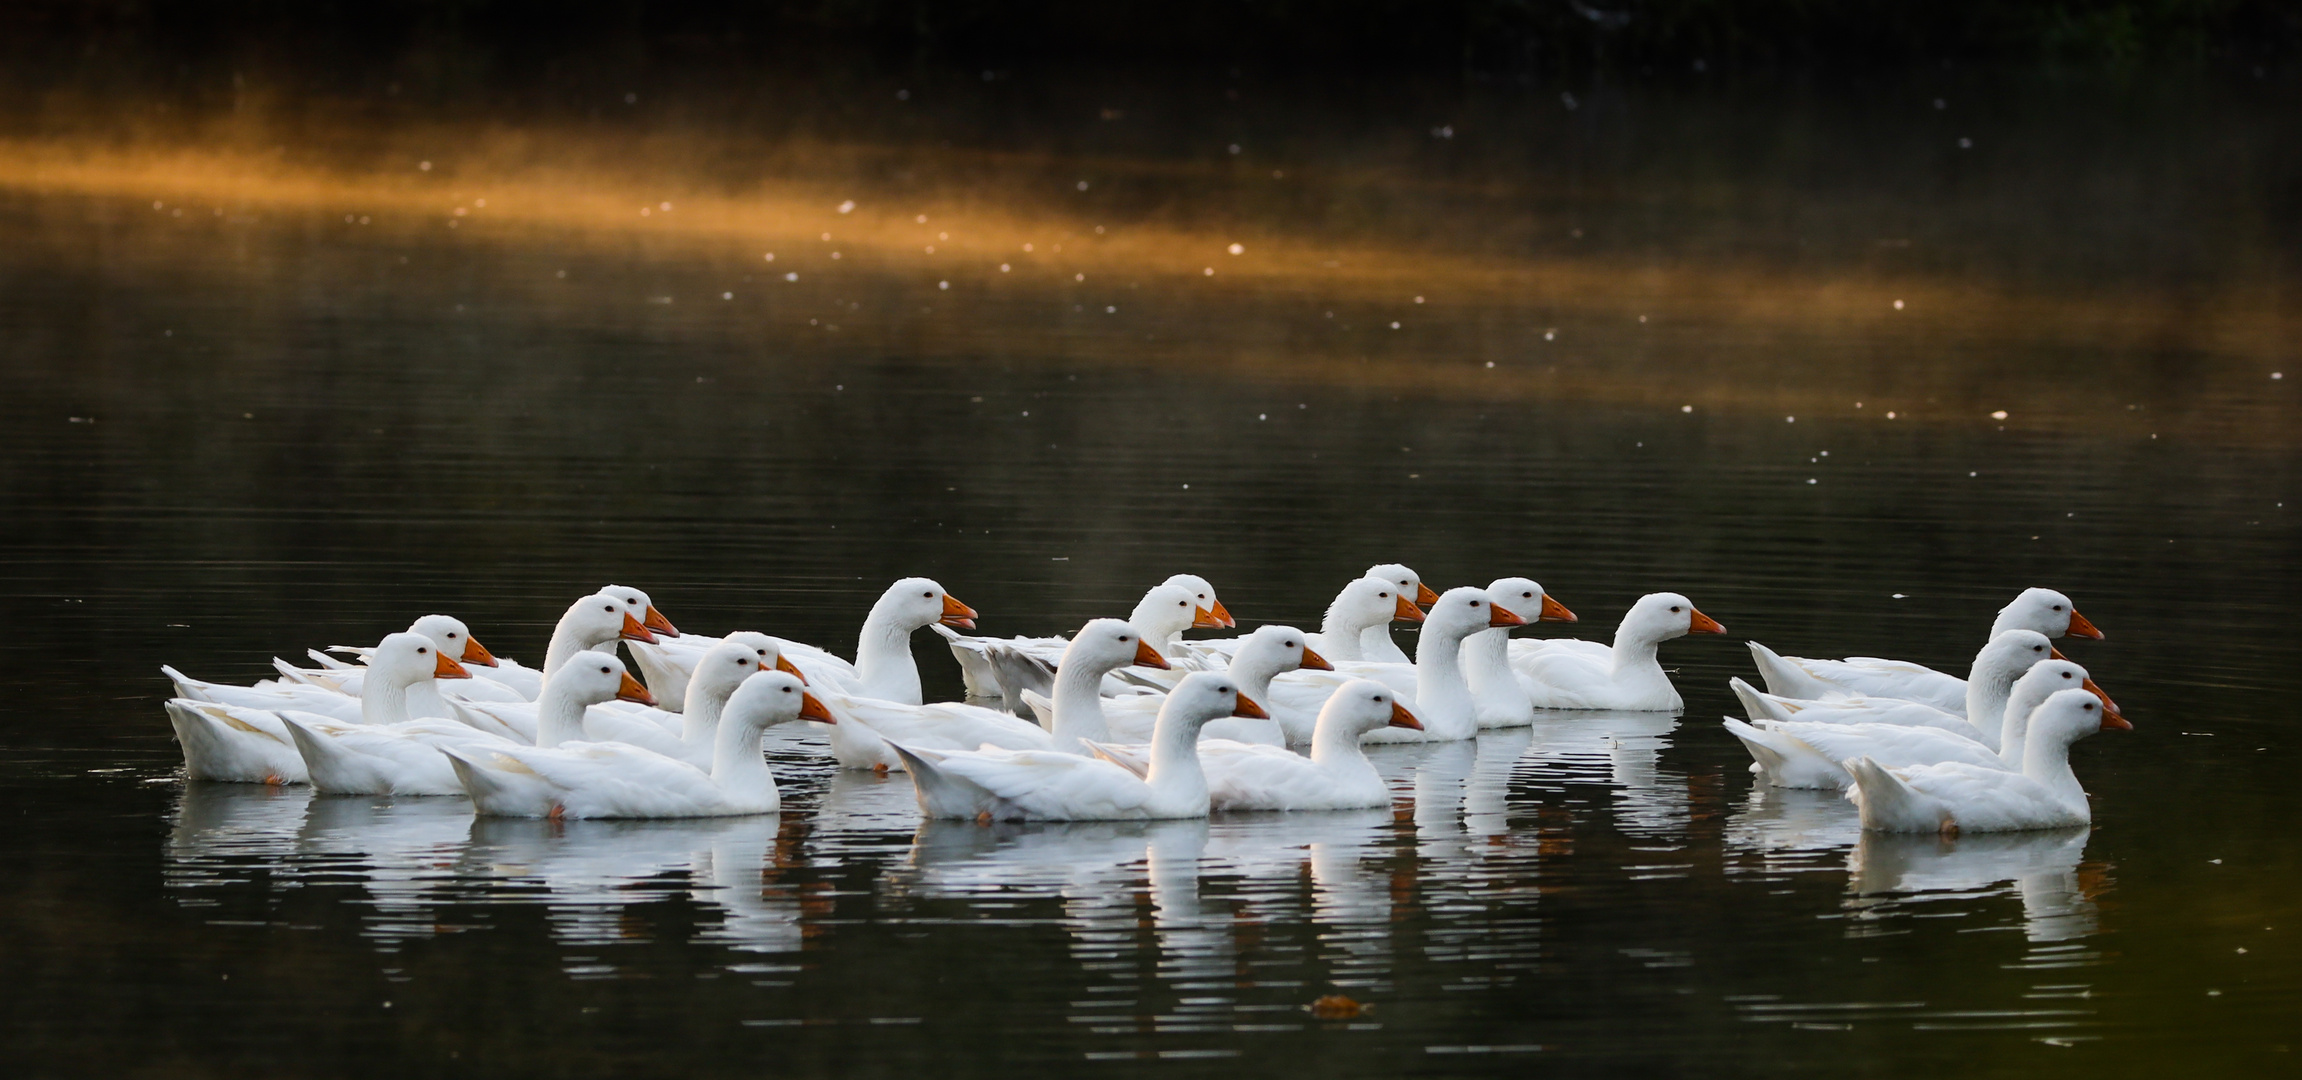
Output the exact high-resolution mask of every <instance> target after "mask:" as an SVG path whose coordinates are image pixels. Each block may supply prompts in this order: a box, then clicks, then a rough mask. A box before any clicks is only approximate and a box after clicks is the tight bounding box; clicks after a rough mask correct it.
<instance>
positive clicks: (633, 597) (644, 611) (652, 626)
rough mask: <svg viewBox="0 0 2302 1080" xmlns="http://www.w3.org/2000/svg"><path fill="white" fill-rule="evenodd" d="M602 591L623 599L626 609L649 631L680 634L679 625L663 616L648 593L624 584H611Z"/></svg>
mask: <svg viewBox="0 0 2302 1080" xmlns="http://www.w3.org/2000/svg"><path fill="white" fill-rule="evenodd" d="M600 591H601V592H603V593H606V594H607V595H609V596H612V597H615V598H616V599H617V600H620V601H622V602H623V605H624V607H625V609H626V610H629V611H630V612H631V613H632V617H633V618H635V619H638V620H639V624H640V625H641V626H644V627H647V629H648V632H649V633H651V634H658V635H661V636H663V637H678V636H679V627H676V626H673V625H672V624H671V620H670V619H666V618H664V617H663V612H660V611H657V610H656V609H655V601H653V600H650V599H648V598H647V594H646V593H643V592H641V591H639V590H638V589H634V588H629V587H627V586H623V585H610V586H608V587H607V588H604V589H601V590H600Z"/></svg>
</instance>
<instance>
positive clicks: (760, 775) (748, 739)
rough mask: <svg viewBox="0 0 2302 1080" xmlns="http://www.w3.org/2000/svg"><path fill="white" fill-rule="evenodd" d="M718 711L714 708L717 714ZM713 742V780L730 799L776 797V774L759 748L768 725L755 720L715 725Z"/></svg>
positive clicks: (748, 800)
mask: <svg viewBox="0 0 2302 1080" xmlns="http://www.w3.org/2000/svg"><path fill="white" fill-rule="evenodd" d="M718 711H719V710H717V709H714V710H713V713H714V715H715V717H716V715H717V713H718ZM713 726H714V727H716V728H717V729H718V730H717V731H716V732H714V733H713V738H712V745H711V781H712V783H713V784H715V785H717V786H718V787H719V789H720V791H721V792H722V793H723V794H725V795H727V796H728V797H729V798H731V799H734V800H737V801H743V802H757V801H761V800H762V799H773V798H774V797H775V774H774V773H773V772H771V771H769V770H768V767H767V758H766V756H765V755H763V754H761V753H760V751H759V736H760V733H761V732H762V731H764V730H766V728H765V726H764V725H762V724H760V723H759V722H757V721H756V720H753V721H745V722H737V723H727V724H714V725H713Z"/></svg>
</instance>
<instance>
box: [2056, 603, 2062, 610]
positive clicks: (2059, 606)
mask: <svg viewBox="0 0 2302 1080" xmlns="http://www.w3.org/2000/svg"><path fill="white" fill-rule="evenodd" d="M2054 610H2056V611H2060V610H2062V605H2060V604H2056V605H2054Z"/></svg>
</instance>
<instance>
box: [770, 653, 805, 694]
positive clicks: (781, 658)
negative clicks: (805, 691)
mask: <svg viewBox="0 0 2302 1080" xmlns="http://www.w3.org/2000/svg"><path fill="white" fill-rule="evenodd" d="M775 670H777V671H780V672H783V673H784V674H786V675H789V676H791V677H792V678H795V679H798V680H799V685H801V686H806V685H807V673H806V672H804V671H801V670H799V668H798V667H796V666H794V665H793V664H792V662H791V658H790V657H787V656H785V655H783V654H782V653H777V654H775Z"/></svg>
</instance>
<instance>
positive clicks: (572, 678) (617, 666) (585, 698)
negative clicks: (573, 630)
mask: <svg viewBox="0 0 2302 1080" xmlns="http://www.w3.org/2000/svg"><path fill="white" fill-rule="evenodd" d="M546 691H547V692H548V693H550V694H566V695H569V696H571V697H572V698H574V699H575V701H577V702H579V703H581V704H584V705H597V704H599V703H600V702H603V701H610V700H613V701H636V702H638V703H640V704H642V705H653V704H655V696H654V695H652V694H650V693H648V692H647V687H644V686H641V685H640V684H639V680H638V679H634V678H632V677H631V673H630V672H628V671H625V670H624V667H623V661H621V660H618V659H616V658H615V657H613V656H610V655H608V654H606V653H603V652H589V651H586V652H579V653H577V654H575V655H574V656H572V657H569V658H568V662H567V663H565V664H562V665H560V670H559V673H558V674H555V675H553V676H552V678H551V682H550V684H549V685H548V686H547V687H546Z"/></svg>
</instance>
